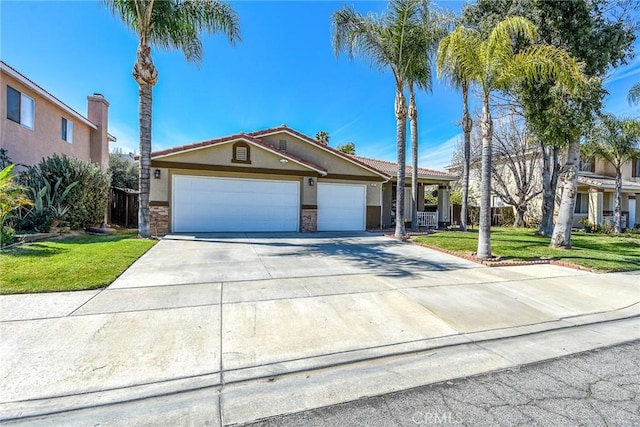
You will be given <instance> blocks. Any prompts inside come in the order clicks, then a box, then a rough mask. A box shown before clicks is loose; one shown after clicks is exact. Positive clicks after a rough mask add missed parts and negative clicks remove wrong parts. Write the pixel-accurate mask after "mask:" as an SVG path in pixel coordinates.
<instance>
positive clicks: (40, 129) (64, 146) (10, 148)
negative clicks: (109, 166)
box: [0, 73, 92, 165]
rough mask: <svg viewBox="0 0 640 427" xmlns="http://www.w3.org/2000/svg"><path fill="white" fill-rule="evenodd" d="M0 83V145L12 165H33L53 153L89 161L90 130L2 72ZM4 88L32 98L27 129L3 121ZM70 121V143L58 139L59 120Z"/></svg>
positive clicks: (5, 120)
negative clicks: (0, 121)
mask: <svg viewBox="0 0 640 427" xmlns="http://www.w3.org/2000/svg"><path fill="white" fill-rule="evenodd" d="M0 80H1V82H0V83H1V84H0V91H1V93H0V100H1V101H0V120H2V126H1V132H0V134H1V136H0V146H1V147H2V148H4V149H6V150H7V152H8V154H9V157H10V158H11V159H12V160H13V162H14V163H22V164H25V165H33V164H36V163H38V162H39V161H40V160H41V159H42V158H43V157H50V156H51V155H53V153H58V154H66V155H68V156H72V157H77V158H79V159H83V160H91V153H90V139H89V138H90V132H91V130H92V129H91V128H90V127H89V126H88V125H87V124H85V123H83V122H80V121H79V120H77V119H76V118H75V117H73V116H71V115H69V114H68V113H67V112H65V111H63V110H62V109H61V108H59V107H58V106H56V105H54V104H52V103H51V102H49V101H48V100H47V99H45V98H43V97H42V96H40V95H38V94H36V93H35V92H33V91H32V90H30V89H29V88H27V87H26V86H24V85H23V84H21V83H20V82H19V81H17V80H16V79H14V78H13V77H11V76H9V75H7V74H5V73H2V74H1V78H0ZM7 85H9V86H11V87H12V88H14V89H16V90H18V91H20V92H22V93H24V94H25V95H27V96H29V97H31V98H33V100H34V126H33V129H28V128H26V127H24V126H22V125H21V124H19V123H16V122H14V121H11V120H9V119H7ZM63 117H64V118H66V119H67V120H70V121H71V122H73V142H72V143H71V144H70V143H68V142H66V141H63V140H62V135H61V128H62V124H61V122H62V118H63Z"/></svg>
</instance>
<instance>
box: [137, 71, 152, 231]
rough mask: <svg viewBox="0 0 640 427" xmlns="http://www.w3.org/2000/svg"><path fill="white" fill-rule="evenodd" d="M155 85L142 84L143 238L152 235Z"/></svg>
mask: <svg viewBox="0 0 640 427" xmlns="http://www.w3.org/2000/svg"><path fill="white" fill-rule="evenodd" d="M152 90H153V86H151V85H148V84H143V85H140V91H139V94H140V107H139V113H138V114H139V119H140V183H139V189H140V196H139V205H140V206H139V212H138V234H139V235H140V237H142V238H148V237H150V236H151V233H150V229H149V193H150V185H151V179H150V178H151V104H152Z"/></svg>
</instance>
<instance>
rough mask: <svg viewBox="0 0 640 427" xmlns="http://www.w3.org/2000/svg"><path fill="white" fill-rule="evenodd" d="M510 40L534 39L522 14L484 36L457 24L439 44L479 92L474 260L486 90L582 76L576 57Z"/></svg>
mask: <svg viewBox="0 0 640 427" xmlns="http://www.w3.org/2000/svg"><path fill="white" fill-rule="evenodd" d="M516 39H517V40H518V41H519V42H525V41H527V42H529V43H535V41H536V39H537V28H536V26H535V25H534V24H533V23H532V22H531V21H529V20H527V19H525V18H522V17H518V16H516V17H510V18H506V19H505V20H503V21H500V22H498V23H497V24H496V26H495V27H494V28H493V29H492V30H491V32H490V33H489V35H488V36H487V37H486V38H482V37H481V36H480V33H479V32H476V31H475V30H471V29H468V28H465V27H463V26H458V28H456V29H455V30H454V31H453V32H452V33H451V34H450V35H448V36H447V37H445V38H444V39H443V40H442V42H441V44H442V46H444V47H443V54H444V53H446V57H445V58H446V61H447V62H448V63H453V64H454V66H455V69H456V70H459V73H460V74H459V75H461V76H463V77H464V79H465V80H467V81H469V82H474V83H476V84H477V85H478V86H479V87H480V91H481V94H482V117H481V120H480V127H481V130H482V172H481V187H482V190H481V195H480V225H479V227H478V228H479V236H478V251H477V256H478V257H479V258H489V257H491V161H492V153H491V148H492V137H493V123H492V122H493V121H492V117H491V108H490V105H489V99H490V95H491V92H492V91H494V90H509V89H510V88H512V87H514V85H516V84H517V83H518V82H521V81H536V80H539V79H559V80H562V82H563V83H564V84H566V85H567V86H569V87H572V86H574V85H575V84H576V83H577V82H578V81H581V79H582V75H581V74H580V71H579V69H578V65H577V63H576V61H575V60H574V59H573V58H572V57H571V56H570V55H569V54H567V53H566V52H565V51H563V50H561V49H557V48H555V47H553V46H549V45H538V46H533V47H530V48H527V49H523V50H521V51H519V52H516V50H515V48H514V45H515V41H516Z"/></svg>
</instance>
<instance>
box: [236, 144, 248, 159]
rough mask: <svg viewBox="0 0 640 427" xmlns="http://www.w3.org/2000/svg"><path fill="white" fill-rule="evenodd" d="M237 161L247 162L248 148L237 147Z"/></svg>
mask: <svg viewBox="0 0 640 427" xmlns="http://www.w3.org/2000/svg"><path fill="white" fill-rule="evenodd" d="M236 160H239V161H241V162H246V161H247V147H236Z"/></svg>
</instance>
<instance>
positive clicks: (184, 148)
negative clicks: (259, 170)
mask: <svg viewBox="0 0 640 427" xmlns="http://www.w3.org/2000/svg"><path fill="white" fill-rule="evenodd" d="M236 139H244V140H247V141H250V142H252V143H254V144H256V145H259V146H261V147H263V148H266V149H267V150H270V151H274V152H276V153H278V154H280V155H281V156H282V157H286V158H288V159H291V160H294V161H296V162H299V163H302V164H303V165H305V166H309V167H311V168H312V169H316V170H318V171H322V172H327V170H326V169H325V168H323V167H322V166H319V165H316V164H315V163H312V162H310V161H308V160H305V159H303V158H301V157H298V156H295V155H293V154H291V153H287V152H286V151H283V150H280V149H279V148H277V147H274V146H273V145H270V144H266V143H265V142H263V141H262V140H260V139H258V138H255V137H253V136H251V135H250V134H247V133H243V132H240V133H236V134H233V135H227V136H223V137H220V138H214V139H209V140H206V141H200V142H195V143H191V144H185V145H181V146H178V147H172V148H167V149H165V150H160V151H154V152H152V153H151V157H157V156H165V155H167V154H173V153H179V152H181V151H187V150H192V149H196V148H202V147H208V146H212V145H216V144H220V143H223V142H229V141H234V140H236ZM139 157H140V156H139V155H138V156H136V158H139Z"/></svg>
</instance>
